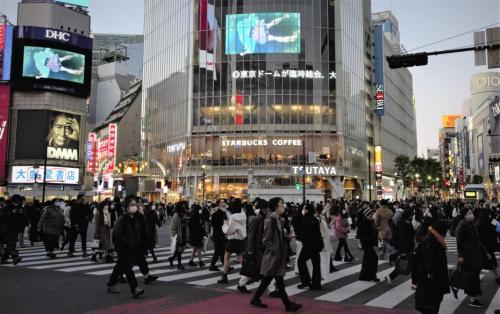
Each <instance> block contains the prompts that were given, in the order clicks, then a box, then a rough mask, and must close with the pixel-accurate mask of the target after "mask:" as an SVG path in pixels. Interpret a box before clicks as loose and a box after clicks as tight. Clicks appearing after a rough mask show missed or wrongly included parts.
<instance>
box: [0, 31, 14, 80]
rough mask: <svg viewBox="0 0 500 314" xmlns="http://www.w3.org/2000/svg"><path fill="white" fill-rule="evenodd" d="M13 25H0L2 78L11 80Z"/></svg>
mask: <svg viewBox="0 0 500 314" xmlns="http://www.w3.org/2000/svg"><path fill="white" fill-rule="evenodd" d="M13 36H14V26H13V25H0V80H3V81H9V80H10V66H11V59H12V40H13Z"/></svg>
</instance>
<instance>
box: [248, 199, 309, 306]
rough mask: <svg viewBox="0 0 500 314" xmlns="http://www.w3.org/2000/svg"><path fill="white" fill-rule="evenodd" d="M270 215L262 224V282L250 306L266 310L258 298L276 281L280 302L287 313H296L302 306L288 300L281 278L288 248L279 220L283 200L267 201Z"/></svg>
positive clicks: (283, 203)
mask: <svg viewBox="0 0 500 314" xmlns="http://www.w3.org/2000/svg"><path fill="white" fill-rule="evenodd" d="M269 209H270V211H271V213H270V214H268V215H267V217H266V220H265V222H264V234H263V238H262V242H263V244H264V247H265V251H264V255H263V258H262V264H261V267H260V274H261V275H262V276H263V278H262V281H261V283H260V285H259V288H257V291H255V294H254V296H253V297H252V300H251V301H250V304H251V305H252V306H254V307H258V308H267V305H266V304H264V303H262V301H261V300H260V297H261V296H262V294H263V293H264V291H265V290H266V288H267V287H268V286H269V284H270V283H271V281H272V280H273V279H274V280H275V281H276V288H277V290H278V293H279V294H280V297H281V300H282V301H283V304H284V305H285V309H286V311H287V312H295V311H298V310H299V309H300V308H301V307H302V305H300V304H297V303H293V302H291V301H290V300H289V299H288V295H287V294H286V291H285V282H284V279H283V276H284V275H285V272H286V259H287V255H288V248H287V245H286V238H285V232H284V227H283V224H282V223H281V220H280V215H282V214H283V213H284V212H285V202H284V201H283V199H281V198H279V197H276V198H272V199H271V200H270V201H269Z"/></svg>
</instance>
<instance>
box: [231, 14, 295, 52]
mask: <svg viewBox="0 0 500 314" xmlns="http://www.w3.org/2000/svg"><path fill="white" fill-rule="evenodd" d="M225 39H226V54H228V55H234V54H239V55H246V54H252V53H300V13H247V14H228V15H226V38H225Z"/></svg>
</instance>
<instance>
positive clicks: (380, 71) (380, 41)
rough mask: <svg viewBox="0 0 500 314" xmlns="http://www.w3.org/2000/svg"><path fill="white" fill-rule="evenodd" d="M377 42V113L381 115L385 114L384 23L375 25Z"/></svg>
mask: <svg viewBox="0 0 500 314" xmlns="http://www.w3.org/2000/svg"><path fill="white" fill-rule="evenodd" d="M374 44H375V89H376V90H375V114H376V115H377V116H379V117H381V116H383V115H384V114H385V99H384V64H385V58H384V48H383V47H384V36H383V29H382V24H379V25H375V27H374Z"/></svg>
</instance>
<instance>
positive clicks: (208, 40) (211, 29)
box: [198, 0, 219, 80]
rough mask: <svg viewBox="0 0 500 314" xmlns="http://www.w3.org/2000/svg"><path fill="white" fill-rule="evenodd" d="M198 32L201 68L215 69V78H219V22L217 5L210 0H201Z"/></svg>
mask: <svg viewBox="0 0 500 314" xmlns="http://www.w3.org/2000/svg"><path fill="white" fill-rule="evenodd" d="M199 19H200V20H199V24H198V34H199V43H200V53H199V63H200V68H205V69H207V70H208V71H213V78H214V80H217V73H216V71H215V58H216V56H217V36H218V32H219V23H218V22H217V19H216V18H215V7H214V5H213V4H209V3H208V0H200V12H199Z"/></svg>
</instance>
